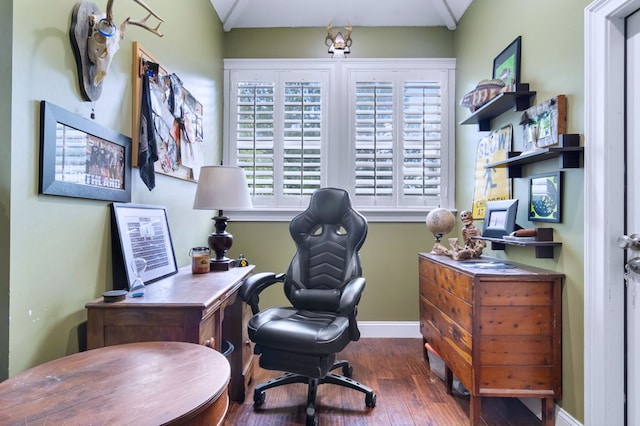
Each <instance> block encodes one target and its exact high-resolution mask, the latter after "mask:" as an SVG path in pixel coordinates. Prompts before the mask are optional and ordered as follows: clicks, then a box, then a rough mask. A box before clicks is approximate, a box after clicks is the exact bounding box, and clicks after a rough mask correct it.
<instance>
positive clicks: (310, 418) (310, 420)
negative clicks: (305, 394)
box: [306, 404, 318, 426]
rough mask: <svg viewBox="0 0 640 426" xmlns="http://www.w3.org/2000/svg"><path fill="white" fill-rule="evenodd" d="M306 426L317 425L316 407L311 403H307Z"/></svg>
mask: <svg viewBox="0 0 640 426" xmlns="http://www.w3.org/2000/svg"><path fill="white" fill-rule="evenodd" d="M306 426H318V418H317V417H316V407H314V406H313V404H309V405H307V423H306Z"/></svg>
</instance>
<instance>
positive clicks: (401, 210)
mask: <svg viewBox="0 0 640 426" xmlns="http://www.w3.org/2000/svg"><path fill="white" fill-rule="evenodd" d="M455 66H456V61H455V59H452V58H442V59H440V58H437V59H434V58H424V59H421V58H416V59H391V58H389V59H357V58H355V59H354V58H349V59H331V60H326V59H225V60H224V105H225V108H223V115H224V119H223V159H224V162H225V164H231V163H234V164H235V157H234V153H233V150H231V149H230V148H229V144H230V135H231V133H230V132H231V131H232V130H233V129H231V124H232V118H233V117H232V116H231V112H230V111H229V109H230V106H231V105H232V104H234V102H233V99H232V98H233V96H235V95H236V94H235V92H234V93H231V90H232V89H233V85H232V81H233V77H234V73H246V72H252V73H253V72H255V73H256V74H262V75H264V74H265V73H274V72H276V73H277V72H284V73H304V72H316V71H320V72H324V73H327V79H326V81H325V82H324V83H323V84H326V88H324V87H323V112H322V114H323V117H324V118H323V134H324V137H323V144H322V153H321V156H322V161H323V164H324V166H325V167H326V169H323V173H322V174H323V179H322V181H321V186H340V187H344V188H347V190H349V192H350V194H351V196H352V200H353V201H354V205H355V206H356V207H357V208H358V210H359V211H360V212H361V213H362V214H364V215H365V216H366V217H367V219H368V220H369V221H372V222H422V221H424V218H425V216H426V214H427V213H428V211H429V210H431V209H432V208H436V207H444V208H449V209H452V210H453V209H454V204H455V190H454V188H455V93H454V92H455V90H454V89H455ZM434 71H437V72H438V73H439V76H440V79H441V80H440V81H441V83H442V97H441V99H442V108H441V114H442V128H441V140H442V145H441V146H442V149H443V150H444V149H446V152H443V153H442V156H443V160H442V163H441V168H442V175H441V179H442V184H441V185H442V200H441V203H440V205H438V206H426V205H416V206H404V207H395V206H394V207H389V206H376V205H357V204H356V202H355V200H354V194H353V189H354V187H355V182H354V179H355V176H354V174H353V173H348V171H349V170H351V169H352V164H353V161H354V160H355V158H354V157H355V151H354V150H353V147H352V142H353V141H351V140H349V141H348V143H327V141H336V140H338V141H339V140H341V139H342V140H344V139H345V135H351V134H352V132H353V122H354V120H353V112H354V110H353V109H352V108H353V103H354V102H353V97H352V91H351V89H350V87H349V86H350V75H351V74H353V73H362V72H371V73H396V74H397V73H399V72H400V73H421V72H422V73H424V72H427V73H433V72H434ZM243 80H245V81H246V79H243ZM406 81H413V79H411V78H408V79H406ZM402 89H403V87H402V86H399V87H398V88H397V89H396V93H397V94H398V95H397V96H402ZM336 94H337V95H336ZM394 103H395V107H394V116H395V117H394V121H395V123H397V124H396V126H401V125H402V110H401V109H402V103H401V102H394ZM340 117H348V119H347V120H342V119H340ZM234 122H235V121H234ZM397 131H400V132H402V127H396V132H397ZM277 137H278V136H276V138H277ZM349 139H352V138H349ZM234 149H235V148H234ZM329 159H331V161H328V160H329ZM394 162H395V160H394ZM307 204H308V197H300V203H299V205H298V206H289V207H271V206H266V205H260V204H259V203H258V204H255V203H254V209H253V210H250V211H242V212H233V218H234V220H237V221H289V220H291V219H292V218H293V217H294V216H295V215H297V214H298V213H300V212H301V211H302V210H303V209H304V208H306V206H307Z"/></svg>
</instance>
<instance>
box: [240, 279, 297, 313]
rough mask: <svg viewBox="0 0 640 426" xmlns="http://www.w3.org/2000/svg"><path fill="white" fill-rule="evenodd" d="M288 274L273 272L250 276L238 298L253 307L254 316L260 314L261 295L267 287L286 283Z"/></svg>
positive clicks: (241, 288)
mask: <svg viewBox="0 0 640 426" xmlns="http://www.w3.org/2000/svg"><path fill="white" fill-rule="evenodd" d="M285 276H286V274H275V273H273V272H261V273H258V274H253V275H250V276H249V277H248V278H247V279H246V280H245V281H244V283H242V286H240V290H239V291H238V296H239V297H240V299H242V301H243V302H245V303H246V304H248V305H250V306H251V311H252V312H253V314H254V315H255V314H257V313H258V312H260V308H259V307H258V303H259V302H260V297H259V296H260V293H261V292H262V291H263V290H264V289H266V288H267V287H269V286H271V285H273V284H275V283H278V282H280V283H281V282H284V278H285Z"/></svg>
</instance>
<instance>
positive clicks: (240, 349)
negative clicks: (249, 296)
mask: <svg viewBox="0 0 640 426" xmlns="http://www.w3.org/2000/svg"><path fill="white" fill-rule="evenodd" d="M244 311H245V303H244V302H243V301H242V299H240V298H239V297H235V300H233V303H231V304H230V305H228V306H227V308H226V309H225V312H224V320H223V322H222V327H223V333H222V334H223V336H224V339H226V340H228V341H229V342H231V344H232V345H233V346H234V350H233V353H232V354H231V355H230V357H229V364H230V365H231V382H230V383H229V396H230V397H231V400H232V401H236V402H243V401H244V399H245V393H246V386H245V384H246V383H247V382H248V381H250V380H251V376H250V375H251V371H252V370H251V362H252V360H253V358H252V353H251V352H250V351H249V350H248V349H250V348H251V347H250V344H248V343H247V342H248V337H246V333H247V331H246V329H247V321H246V319H245V315H244ZM247 345H249V346H247ZM247 376H249V377H247Z"/></svg>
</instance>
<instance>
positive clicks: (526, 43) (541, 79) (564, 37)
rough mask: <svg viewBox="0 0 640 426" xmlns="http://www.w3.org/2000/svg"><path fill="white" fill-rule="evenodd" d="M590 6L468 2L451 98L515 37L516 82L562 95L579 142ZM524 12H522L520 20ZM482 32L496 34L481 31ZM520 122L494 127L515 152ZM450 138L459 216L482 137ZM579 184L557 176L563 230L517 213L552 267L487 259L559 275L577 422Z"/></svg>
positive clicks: (483, 74) (520, 255) (520, 183)
mask: <svg viewBox="0 0 640 426" xmlns="http://www.w3.org/2000/svg"><path fill="white" fill-rule="evenodd" d="M589 3H590V0H579V1H578V0H576V1H570V2H558V1H555V0H541V1H538V2H536V4H535V7H532V6H531V2H529V1H526V0H512V1H508V2H505V1H499V0H484V1H474V2H473V3H472V4H471V6H470V8H469V9H468V10H467V12H466V13H465V15H464V17H463V19H462V20H461V22H460V24H459V26H458V29H457V30H456V31H455V39H456V41H455V46H456V58H457V60H458V73H457V85H456V93H458V98H460V97H461V96H462V95H464V94H465V93H467V92H468V91H469V90H471V89H472V88H473V87H475V85H476V84H477V83H478V81H480V80H482V79H484V78H490V77H491V72H492V68H493V58H494V57H495V56H497V54H498V53H500V51H502V49H504V48H505V47H506V46H507V45H508V44H509V43H511V42H512V41H513V40H514V39H515V38H516V37H517V36H518V35H521V36H522V70H521V81H522V82H524V83H529V84H530V86H531V90H534V91H536V92H537V94H536V97H535V99H534V102H536V103H538V102H542V101H544V100H546V99H549V98H552V97H554V96H556V95H559V94H565V95H566V96H567V130H568V133H579V134H581V138H582V139H584V121H583V116H584V88H583V86H584V78H583V76H584V57H583V50H584V48H583V45H584V37H583V33H584V25H583V11H584V8H585V7H586V6H587V5H588V4H589ZM523 11H526V19H524V15H523ZM550 11H552V13H550ZM488 23H494V24H488ZM487 25H491V26H492V28H499V29H500V30H499V31H488V30H487ZM478 34H481V35H482V36H481V37H479V36H478ZM457 113H458V117H459V118H460V120H462V119H464V118H466V117H467V116H468V115H469V111H468V110H467V109H465V108H462V107H458V111H457ZM520 116H521V113H520V112H511V113H506V114H504V115H503V116H501V117H499V119H496V120H494V122H493V127H494V128H499V127H501V126H503V125H506V124H508V123H513V124H514V143H513V147H514V150H521V149H522V143H521V141H522V128H521V126H519V125H518V123H519V121H520ZM456 130H457V132H456V139H457V148H456V167H457V176H456V186H457V188H456V205H457V206H458V208H461V207H462V206H464V205H468V206H471V203H472V199H473V170H474V162H475V144H476V142H477V141H478V139H479V138H480V136H481V135H482V134H483V133H479V132H478V129H477V127H476V126H458V127H457V129H456ZM582 142H583V143H584V144H585V145H586V144H587V143H588V141H586V142H585V141H584V140H583V141H582ZM557 167H558V163H557V162H556V161H547V162H544V163H537V164H533V165H530V166H526V167H525V168H524V170H523V173H525V174H529V175H530V174H535V173H542V172H547V171H554V170H557ZM583 176H584V175H583V169H566V170H565V171H564V197H563V199H562V203H563V204H562V207H563V212H562V223H550V224H545V223H536V224H533V223H531V222H529V221H528V220H527V215H526V208H523V207H520V208H519V212H518V220H517V223H518V224H520V225H521V226H523V227H525V228H529V227H532V226H536V225H537V226H545V225H546V226H550V227H552V228H553V229H554V239H555V240H558V241H562V247H561V248H559V249H558V248H556V249H555V250H556V256H555V258H554V259H536V258H535V257H534V253H533V249H531V248H519V247H507V250H506V252H493V253H494V254H496V255H498V256H502V257H505V256H507V257H508V258H509V259H512V260H516V261H519V262H522V263H528V264H532V265H537V266H540V267H543V268H546V269H551V270H554V271H558V272H562V273H564V274H565V275H566V280H565V284H564V288H563V303H562V314H563V321H562V332H563V351H562V355H563V362H562V367H563V374H562V386H563V397H562V401H561V403H560V405H561V406H562V408H563V409H564V410H566V411H567V412H569V413H570V414H571V415H572V416H573V417H575V418H576V419H578V420H580V421H583V418H584V398H583V394H584V371H583V369H584V354H583V348H584V330H583V327H584V312H583V311H584V309H583V303H584V288H583V284H584V275H583V264H584V252H583V245H584V235H583V227H584V210H583V208H584V190H583V185H584V181H583ZM527 184H528V181H527V179H526V178H523V179H513V197H515V198H518V199H520V203H527V201H528V189H527ZM489 252H490V251H489Z"/></svg>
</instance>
